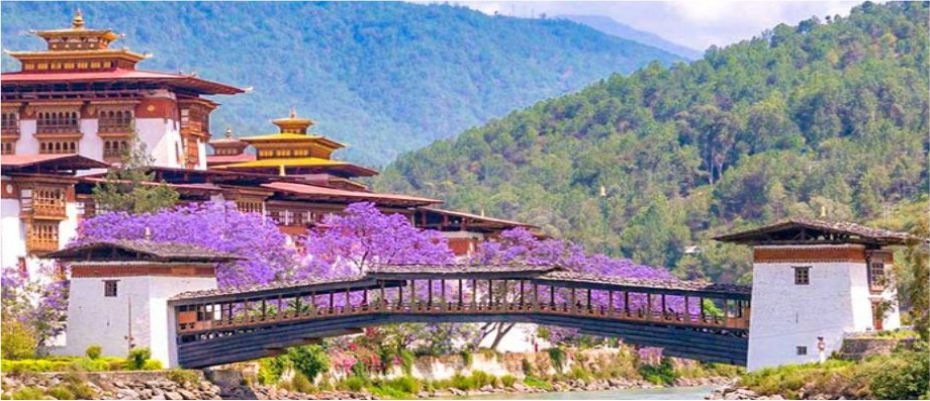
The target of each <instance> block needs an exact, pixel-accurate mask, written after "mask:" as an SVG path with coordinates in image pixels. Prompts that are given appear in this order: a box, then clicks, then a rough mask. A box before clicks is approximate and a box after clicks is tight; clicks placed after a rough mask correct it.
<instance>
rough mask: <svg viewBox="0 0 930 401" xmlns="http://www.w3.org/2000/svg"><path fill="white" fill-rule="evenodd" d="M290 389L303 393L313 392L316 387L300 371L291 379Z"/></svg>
mask: <svg viewBox="0 0 930 401" xmlns="http://www.w3.org/2000/svg"><path fill="white" fill-rule="evenodd" d="M291 389H292V390H294V391H298V392H301V393H304V394H313V393H315V392H316V388H314V387H313V383H310V379H308V378H307V376H304V374H303V373H300V372H298V373H296V374H295V375H294V377H293V378H292V379H291Z"/></svg>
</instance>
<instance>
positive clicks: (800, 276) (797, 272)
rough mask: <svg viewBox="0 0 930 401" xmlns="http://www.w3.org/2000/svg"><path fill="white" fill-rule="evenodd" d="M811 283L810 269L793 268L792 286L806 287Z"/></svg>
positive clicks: (808, 267) (804, 267) (805, 267)
mask: <svg viewBox="0 0 930 401" xmlns="http://www.w3.org/2000/svg"><path fill="white" fill-rule="evenodd" d="M810 283H811V267H810V266H795V267H794V284H796V285H808V284H810Z"/></svg>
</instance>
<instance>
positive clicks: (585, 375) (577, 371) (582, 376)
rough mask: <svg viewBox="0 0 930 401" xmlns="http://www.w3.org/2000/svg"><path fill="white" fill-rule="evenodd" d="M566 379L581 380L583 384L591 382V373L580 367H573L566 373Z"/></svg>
mask: <svg viewBox="0 0 930 401" xmlns="http://www.w3.org/2000/svg"><path fill="white" fill-rule="evenodd" d="M568 377H569V378H571V379H574V380H583V381H584V382H585V383H589V382H590V381H591V372H588V370H587V369H585V368H583V367H581V366H574V367H572V370H571V371H570V372H568Z"/></svg>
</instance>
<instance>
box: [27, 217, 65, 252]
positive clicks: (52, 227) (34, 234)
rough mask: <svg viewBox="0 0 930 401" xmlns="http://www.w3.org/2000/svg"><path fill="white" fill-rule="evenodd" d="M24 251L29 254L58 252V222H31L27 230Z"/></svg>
mask: <svg viewBox="0 0 930 401" xmlns="http://www.w3.org/2000/svg"><path fill="white" fill-rule="evenodd" d="M26 249H27V250H28V251H29V252H51V251H56V250H58V221H42V220H35V221H32V222H31V224H29V228H28V230H27V236H26Z"/></svg>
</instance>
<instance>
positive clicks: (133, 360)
mask: <svg viewBox="0 0 930 401" xmlns="http://www.w3.org/2000/svg"><path fill="white" fill-rule="evenodd" d="M151 357H152V350H150V349H148V348H135V349H133V350H130V351H129V363H128V366H127V367H128V368H129V369H131V370H142V369H144V368H145V362H146V361H148V360H149V358H151Z"/></svg>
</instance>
